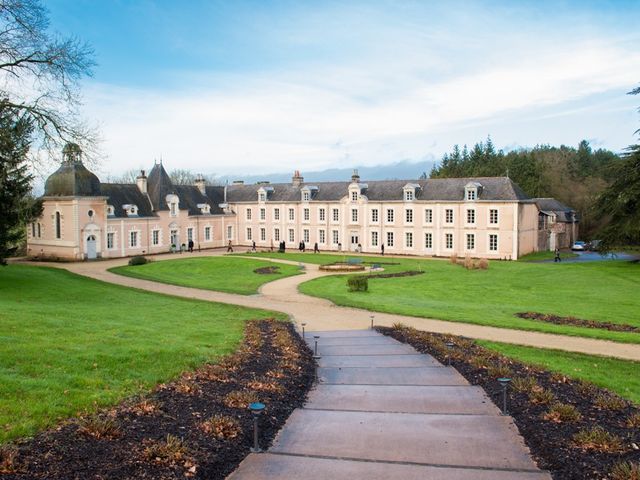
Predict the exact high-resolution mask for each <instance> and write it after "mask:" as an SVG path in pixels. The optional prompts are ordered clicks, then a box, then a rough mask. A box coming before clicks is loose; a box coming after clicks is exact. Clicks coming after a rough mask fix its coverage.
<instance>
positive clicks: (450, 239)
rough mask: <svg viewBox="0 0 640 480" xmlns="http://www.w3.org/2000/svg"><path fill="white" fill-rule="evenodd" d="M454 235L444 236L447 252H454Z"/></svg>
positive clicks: (446, 234) (447, 234)
mask: <svg viewBox="0 0 640 480" xmlns="http://www.w3.org/2000/svg"><path fill="white" fill-rule="evenodd" d="M453 246H454V245H453V233H445V234H444V248H445V250H453Z"/></svg>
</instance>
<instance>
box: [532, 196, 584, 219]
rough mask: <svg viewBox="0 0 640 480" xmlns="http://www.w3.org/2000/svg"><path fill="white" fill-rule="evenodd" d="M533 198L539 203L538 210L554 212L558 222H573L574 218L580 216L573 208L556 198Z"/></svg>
mask: <svg viewBox="0 0 640 480" xmlns="http://www.w3.org/2000/svg"><path fill="white" fill-rule="evenodd" d="M531 200H532V201H533V202H534V203H535V204H536V205H537V207H538V210H540V211H541V212H544V213H553V214H554V215H555V216H556V221H558V222H573V221H574V220H578V216H577V214H576V212H575V211H574V210H573V209H572V208H570V207H567V206H566V205H565V204H564V203H562V202H560V201H558V200H556V199H555V198H532V199H531Z"/></svg>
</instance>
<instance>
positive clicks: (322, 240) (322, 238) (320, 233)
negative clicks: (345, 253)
mask: <svg viewBox="0 0 640 480" xmlns="http://www.w3.org/2000/svg"><path fill="white" fill-rule="evenodd" d="M326 241H327V238H326V233H325V230H324V228H321V229H320V230H318V243H319V244H321V245H324V244H325V243H326Z"/></svg>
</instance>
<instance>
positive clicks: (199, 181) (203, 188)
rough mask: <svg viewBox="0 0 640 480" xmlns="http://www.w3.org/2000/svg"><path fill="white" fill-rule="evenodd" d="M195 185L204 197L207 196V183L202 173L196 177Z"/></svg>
mask: <svg viewBox="0 0 640 480" xmlns="http://www.w3.org/2000/svg"><path fill="white" fill-rule="evenodd" d="M194 185H195V186H196V188H197V189H198V190H200V193H201V194H202V195H206V194H207V182H206V181H205V179H204V177H203V176H202V174H201V173H199V174H198V176H197V177H196V180H195V182H194Z"/></svg>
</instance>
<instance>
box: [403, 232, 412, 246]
mask: <svg viewBox="0 0 640 480" xmlns="http://www.w3.org/2000/svg"><path fill="white" fill-rule="evenodd" d="M404 247H405V248H413V232H404Z"/></svg>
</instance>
